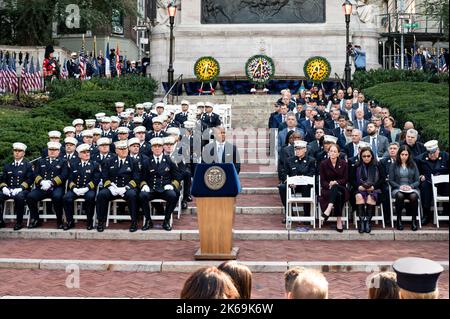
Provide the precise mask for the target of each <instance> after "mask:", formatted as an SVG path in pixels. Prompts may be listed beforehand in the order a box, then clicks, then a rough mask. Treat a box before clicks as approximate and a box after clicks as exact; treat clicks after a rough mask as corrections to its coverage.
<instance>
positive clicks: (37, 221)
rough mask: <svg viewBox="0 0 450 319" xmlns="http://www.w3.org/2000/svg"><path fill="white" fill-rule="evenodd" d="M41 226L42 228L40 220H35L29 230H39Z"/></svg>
mask: <svg viewBox="0 0 450 319" xmlns="http://www.w3.org/2000/svg"><path fill="white" fill-rule="evenodd" d="M39 226H41V223H40V221H39V219H33V220H32V221H31V222H30V225H28V228H38V227H39Z"/></svg>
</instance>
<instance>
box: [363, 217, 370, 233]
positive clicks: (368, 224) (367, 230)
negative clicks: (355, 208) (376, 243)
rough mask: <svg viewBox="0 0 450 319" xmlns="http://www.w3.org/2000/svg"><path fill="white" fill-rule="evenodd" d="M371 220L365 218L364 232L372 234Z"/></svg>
mask: <svg viewBox="0 0 450 319" xmlns="http://www.w3.org/2000/svg"><path fill="white" fill-rule="evenodd" d="M370 223H371V220H370V219H368V218H366V219H365V220H364V232H365V233H368V234H370V232H371V231H372V227H371V226H370Z"/></svg>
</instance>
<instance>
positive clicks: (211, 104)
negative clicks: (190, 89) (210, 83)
mask: <svg viewBox="0 0 450 319" xmlns="http://www.w3.org/2000/svg"><path fill="white" fill-rule="evenodd" d="M205 107H211V108H213V107H214V104H213V103H212V102H205Z"/></svg>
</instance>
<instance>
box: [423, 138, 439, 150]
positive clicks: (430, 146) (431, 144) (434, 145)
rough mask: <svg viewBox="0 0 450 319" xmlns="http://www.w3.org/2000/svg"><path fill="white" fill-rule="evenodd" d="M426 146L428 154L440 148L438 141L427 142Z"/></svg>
mask: <svg viewBox="0 0 450 319" xmlns="http://www.w3.org/2000/svg"><path fill="white" fill-rule="evenodd" d="M424 146H425V148H426V149H427V151H428V153H434V152H436V150H437V149H438V148H439V143H438V141H437V140H431V141H428V142H426V143H425V144H424Z"/></svg>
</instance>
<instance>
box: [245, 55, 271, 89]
mask: <svg viewBox="0 0 450 319" xmlns="http://www.w3.org/2000/svg"><path fill="white" fill-rule="evenodd" d="M263 66H265V67H264V68H262V67H263ZM258 68H259V69H258ZM261 71H262V72H261ZM245 74H246V75H247V78H248V79H249V80H250V81H251V82H253V83H255V84H256V85H259V86H263V85H264V84H266V83H267V82H268V81H269V80H271V79H272V78H273V77H274V75H275V64H274V63H273V60H272V59H271V58H270V57H268V56H267V55H262V54H258V55H254V56H252V57H251V58H250V59H248V60H247V62H246V63H245Z"/></svg>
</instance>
